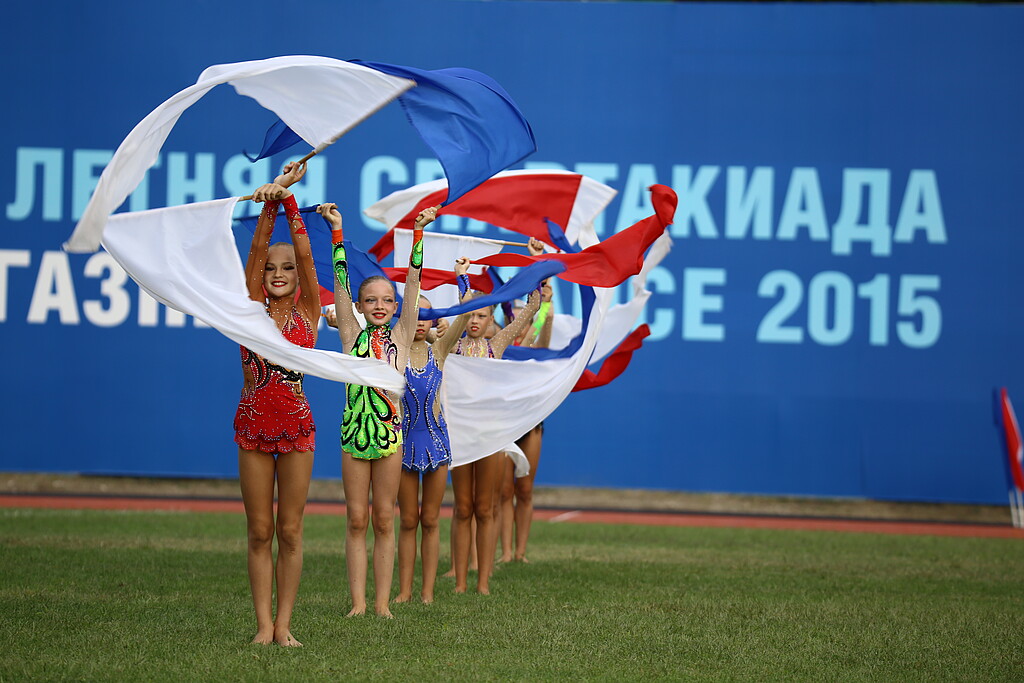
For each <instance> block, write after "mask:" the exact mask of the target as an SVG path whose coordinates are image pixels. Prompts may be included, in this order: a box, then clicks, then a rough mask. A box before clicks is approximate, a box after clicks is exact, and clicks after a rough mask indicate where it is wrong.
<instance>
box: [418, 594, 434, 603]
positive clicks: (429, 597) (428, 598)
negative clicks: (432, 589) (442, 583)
mask: <svg viewBox="0 0 1024 683" xmlns="http://www.w3.org/2000/svg"><path fill="white" fill-rule="evenodd" d="M420 600H422V601H423V604H424V605H433V604H434V594H433V593H431V594H430V595H427V594H426V593H424V594H423V595H421V596H420Z"/></svg>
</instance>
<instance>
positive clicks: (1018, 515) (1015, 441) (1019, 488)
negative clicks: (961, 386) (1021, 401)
mask: <svg viewBox="0 0 1024 683" xmlns="http://www.w3.org/2000/svg"><path fill="white" fill-rule="evenodd" d="M999 417H1000V418H1001V419H1000V421H1001V422H1002V428H1003V438H1004V441H1005V444H1006V456H1007V459H1008V465H1009V479H1010V483H1011V485H1012V487H1013V488H1011V489H1010V515H1011V517H1012V519H1013V525H1014V526H1015V527H1021V526H1024V441H1022V439H1021V434H1020V425H1018V424H1017V415H1016V414H1015V413H1014V411H1013V404H1012V403H1010V395H1009V394H1008V393H1007V391H1006V388H1005V387H1003V388H1002V389H1000V390H999Z"/></svg>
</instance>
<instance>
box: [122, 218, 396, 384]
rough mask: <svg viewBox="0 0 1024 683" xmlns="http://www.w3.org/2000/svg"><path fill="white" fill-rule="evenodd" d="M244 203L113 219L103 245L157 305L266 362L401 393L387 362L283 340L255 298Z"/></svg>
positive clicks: (339, 380) (393, 370)
mask: <svg viewBox="0 0 1024 683" xmlns="http://www.w3.org/2000/svg"><path fill="white" fill-rule="evenodd" d="M236 204H237V199H235V198H230V199H218V200H214V201H210V202H199V203H196V204H186V205H184V206H176V207H172V208H167V209H152V210H149V211H137V212H133V213H122V214H117V215H116V216H112V217H111V218H110V219H109V222H108V223H107V228H106V230H105V231H104V233H103V247H104V248H105V249H106V250H107V251H108V252H109V253H110V255H111V256H113V257H114V259H115V260H116V261H117V262H118V263H119V264H120V265H121V267H122V268H124V270H125V272H126V273H128V275H130V276H131V278H132V279H133V280H135V281H136V282H137V283H138V284H139V286H140V287H141V288H142V289H144V290H145V291H146V292H147V293H149V294H150V295H151V296H152V297H153V298H155V299H156V300H157V301H160V302H162V303H164V304H166V305H167V306H170V307H171V308H174V309H176V310H178V311H181V312H182V313H187V314H189V315H192V316H195V317H196V318H197V319H198V320H201V321H203V322H204V323H206V324H207V325H209V326H211V327H214V328H216V329H217V330H218V331H220V332H221V333H222V334H223V335H224V336H226V337H228V338H229V339H231V340H232V341H235V342H237V343H239V344H241V345H243V346H246V347H248V348H249V349H251V350H253V351H255V352H256V353H258V354H259V355H261V356H263V357H264V358H268V359H269V360H271V361H273V362H275V363H277V364H279V365H283V366H284V367H287V368H290V369H292V370H297V371H299V372H304V373H308V374H311V375H316V376H318V377H323V378H324V379H329V380H334V381H338V382H354V383H357V384H366V385H370V386H377V387H382V388H384V389H392V390H395V391H401V390H404V388H405V378H404V375H401V374H399V373H398V372H397V371H396V370H395V369H394V368H392V367H391V366H390V365H388V364H387V363H385V362H383V361H379V360H375V359H370V358H356V357H354V356H348V355H345V354H341V353H337V352H334V351H326V350H323V349H307V348H303V347H301V346H296V345H295V344H292V343H291V342H289V341H288V340H287V339H285V338H284V336H282V334H281V332H280V330H278V329H277V326H276V325H274V323H273V321H272V320H271V319H270V316H268V315H267V312H266V309H265V307H264V306H263V305H262V304H260V303H258V302H256V301H253V300H252V299H250V298H249V294H248V291H247V290H246V286H245V273H244V269H243V266H242V262H241V260H240V258H239V255H238V248H237V247H236V246H235V241H234V238H233V236H232V234H231V215H232V213H233V211H234V208H235V205H236Z"/></svg>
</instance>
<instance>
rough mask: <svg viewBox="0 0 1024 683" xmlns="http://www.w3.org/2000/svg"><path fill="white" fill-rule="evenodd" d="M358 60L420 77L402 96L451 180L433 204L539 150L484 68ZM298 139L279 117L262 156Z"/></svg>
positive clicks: (410, 116) (512, 104)
mask: <svg viewBox="0 0 1024 683" xmlns="http://www.w3.org/2000/svg"><path fill="white" fill-rule="evenodd" d="M351 63H353V64H359V65H361V66H364V67H367V68H370V69H374V70H376V71H379V72H381V73H384V74H388V75H390V76H395V77H399V78H404V79H409V80H412V81H415V83H416V87H414V88H412V89H410V90H408V91H406V92H405V93H404V94H403V95H401V96H399V98H398V99H399V102H400V103H401V105H402V108H403V109H404V110H405V114H406V116H407V117H408V119H409V123H411V124H412V126H413V128H415V129H416V132H418V133H419V135H420V137H421V138H423V141H424V142H425V143H426V144H427V146H428V147H430V149H431V150H433V152H434V154H435V156H437V159H438V161H440V162H441V167H442V168H443V169H444V175H445V178H447V179H448V182H447V183H446V185H445V191H444V194H443V196H441V197H440V198H439V199H438V200H437V201H436V202H434V204H432V205H431V206H433V205H435V204H450V203H451V202H453V201H455V200H456V199H458V198H459V197H461V196H462V195H463V194H465V193H466V192H468V191H469V190H471V189H473V188H474V187H476V186H477V185H479V184H480V183H482V182H483V181H485V180H487V179H488V178H490V177H491V176H492V175H494V174H495V173H497V172H498V171H502V170H504V169H506V168H508V167H509V166H511V165H513V164H515V163H517V162H519V161H522V160H523V159H524V158H526V157H527V156H529V155H530V154H532V153H533V152H535V151H536V150H537V143H536V141H535V140H534V137H533V130H531V128H530V124H529V122H528V121H527V120H526V117H525V116H523V113H522V112H521V111H520V110H519V107H518V106H516V103H515V102H514V101H513V100H512V97H511V96H509V94H508V93H507V92H505V89H504V88H502V87H501V86H500V85H499V84H498V82H497V81H495V80H494V79H493V78H491V77H490V76H488V75H487V74H485V73H481V72H479V71H474V70H473V69H463V68H457V67H456V68H450V69H438V70H436V71H427V70H425V69H416V68H413V67H408V66H400V65H398V64H385V63H383V62H367V61H362V60H359V59H354V60H352V62H351ZM296 142H298V140H297V139H296V136H295V134H294V133H292V131H291V130H290V129H289V128H288V127H287V126H286V125H284V124H283V123H282V122H280V121H278V122H276V123H275V124H274V125H272V126H271V127H270V130H268V131H267V134H266V137H265V139H264V142H263V149H262V150H260V153H259V154H258V155H256V156H255V157H249V158H250V159H252V160H253V161H257V160H259V159H262V158H264V157H267V156H270V155H271V154H274V153H276V152H279V151H282V150H284V149H287V148H288V147H290V146H291V145H293V144H295V143H296Z"/></svg>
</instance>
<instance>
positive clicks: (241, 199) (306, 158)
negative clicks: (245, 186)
mask: <svg viewBox="0 0 1024 683" xmlns="http://www.w3.org/2000/svg"><path fill="white" fill-rule="evenodd" d="M314 156H316V150H315V149H314V150H311V151H310V152H309V154H307V155H306V156H304V157H302V158H301V159H299V166H302V165H303V164H304V163H306V162H307V161H309V160H310V159H312V158H313V157H314ZM250 199H252V195H251V194H247V195H245V196H244V197H239V198H238V201H240V202H247V201H249V200H250Z"/></svg>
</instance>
